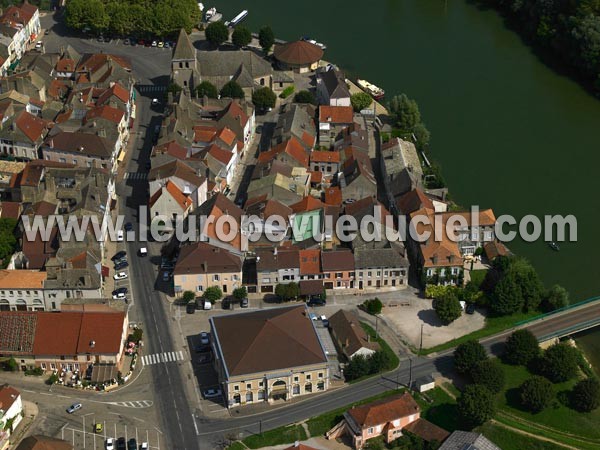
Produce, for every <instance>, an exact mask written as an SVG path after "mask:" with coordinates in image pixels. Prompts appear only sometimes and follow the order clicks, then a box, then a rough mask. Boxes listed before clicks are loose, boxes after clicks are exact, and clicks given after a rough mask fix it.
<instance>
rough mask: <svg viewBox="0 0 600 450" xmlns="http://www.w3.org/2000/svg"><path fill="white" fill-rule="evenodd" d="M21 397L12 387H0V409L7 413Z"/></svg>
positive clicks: (6, 385)
mask: <svg viewBox="0 0 600 450" xmlns="http://www.w3.org/2000/svg"><path fill="white" fill-rule="evenodd" d="M20 396H21V393H20V392H19V391H17V390H16V389H15V388H14V387H12V386H9V385H8V384H5V385H3V386H0V409H1V410H3V411H8V410H9V409H10V407H11V406H12V405H13V403H14V402H16V401H17V399H18V398H19V397H20Z"/></svg>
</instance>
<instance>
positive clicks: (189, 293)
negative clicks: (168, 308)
mask: <svg viewBox="0 0 600 450" xmlns="http://www.w3.org/2000/svg"><path fill="white" fill-rule="evenodd" d="M195 298H196V294H194V293H193V292H192V291H185V292H184V293H183V295H182V297H181V300H182V301H183V303H185V304H187V303H189V302H191V301H192V300H194V299H195Z"/></svg>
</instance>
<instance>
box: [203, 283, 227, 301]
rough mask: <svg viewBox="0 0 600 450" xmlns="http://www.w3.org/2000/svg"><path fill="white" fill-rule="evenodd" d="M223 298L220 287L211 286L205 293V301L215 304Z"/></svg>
mask: <svg viewBox="0 0 600 450" xmlns="http://www.w3.org/2000/svg"><path fill="white" fill-rule="evenodd" d="M221 297H223V291H221V288H220V287H219V286H210V287H207V288H206V290H205V291H204V299H205V300H206V301H209V302H211V303H215V302H216V301H217V300H219V299H221Z"/></svg>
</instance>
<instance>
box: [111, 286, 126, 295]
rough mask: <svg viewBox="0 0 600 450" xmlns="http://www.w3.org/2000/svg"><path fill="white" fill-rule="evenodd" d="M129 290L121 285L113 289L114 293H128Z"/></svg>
mask: <svg viewBox="0 0 600 450" xmlns="http://www.w3.org/2000/svg"><path fill="white" fill-rule="evenodd" d="M127 291H128V289H127V288H126V287H120V288H117V289H115V290H114V291H112V295H119V294H127Z"/></svg>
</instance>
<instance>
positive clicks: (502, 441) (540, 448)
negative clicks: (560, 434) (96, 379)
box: [477, 423, 564, 450]
mask: <svg viewBox="0 0 600 450" xmlns="http://www.w3.org/2000/svg"><path fill="white" fill-rule="evenodd" d="M477 431H479V432H480V433H483V434H484V435H485V437H486V438H488V439H489V440H490V441H492V442H493V443H494V444H496V445H497V446H499V447H500V448H501V449H502V450H525V449H526V450H564V447H560V446H558V445H555V444H551V443H550V442H543V441H538V440H537V439H534V438H532V437H528V436H524V435H522V434H519V433H515V432H514V431H510V430H507V429H506V428H504V427H501V426H499V425H495V424H492V423H486V424H485V425H482V426H481V427H479V428H478V429H477Z"/></svg>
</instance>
